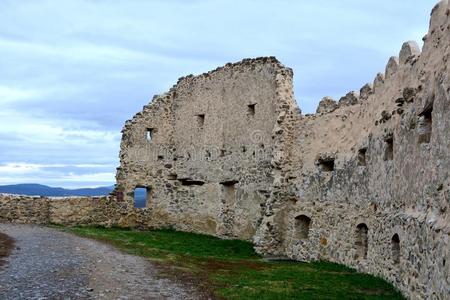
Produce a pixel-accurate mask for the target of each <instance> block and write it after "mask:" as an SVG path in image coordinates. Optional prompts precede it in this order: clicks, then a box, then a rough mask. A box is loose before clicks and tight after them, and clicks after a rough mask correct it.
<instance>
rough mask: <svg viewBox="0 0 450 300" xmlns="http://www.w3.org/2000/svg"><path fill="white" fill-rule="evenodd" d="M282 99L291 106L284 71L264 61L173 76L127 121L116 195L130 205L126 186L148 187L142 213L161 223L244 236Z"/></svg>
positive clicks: (264, 187)
mask: <svg viewBox="0 0 450 300" xmlns="http://www.w3.org/2000/svg"><path fill="white" fill-rule="evenodd" d="M286 101H290V102H291V103H294V100H293V98H292V71H291V70H290V69H288V68H285V67H284V66H282V65H281V64H280V63H279V62H278V61H277V60H276V59H275V58H272V57H269V58H259V59H246V60H243V61H242V62H239V63H235V64H227V65H226V66H224V67H222V68H218V69H216V70H214V71H211V72H209V73H205V74H202V75H200V76H196V77H194V76H187V77H184V78H180V79H179V81H178V83H177V84H176V85H175V86H173V87H172V88H171V89H170V91H169V92H168V93H166V94H164V95H161V96H155V98H154V99H153V101H152V103H151V104H150V105H149V106H146V107H144V110H143V111H142V112H140V113H138V114H137V115H136V116H134V118H133V119H132V120H131V121H127V123H126V125H125V127H124V130H123V138H122V143H121V152H120V159H121V165H120V168H119V169H118V172H117V188H116V193H118V194H119V195H120V196H121V194H123V195H124V201H125V202H126V203H128V204H129V205H130V206H132V203H133V193H134V189H135V188H136V187H145V188H148V193H149V196H148V197H147V198H148V201H147V207H146V208H144V210H149V211H152V214H158V215H159V216H162V217H161V221H162V222H165V224H166V225H167V226H171V227H175V228H177V229H181V230H189V231H197V232H203V233H208V234H213V235H218V236H226V237H238V238H241V239H247V240H248V239H251V238H252V236H253V235H254V233H255V231H256V228H257V227H258V225H259V222H260V221H261V217H262V213H263V211H264V204H265V203H266V200H267V198H268V197H269V196H270V193H271V186H272V182H273V177H272V166H271V160H272V152H273V151H274V149H275V147H276V146H277V139H275V138H273V137H272V135H273V134H275V135H276V133H274V132H275V131H276V130H277V127H276V124H277V122H278V121H279V120H278V118H279V114H280V113H281V111H282V110H283V109H282V108H280V105H283V103H285V102H286ZM281 118H283V117H282V116H281ZM149 131H150V132H151V135H152V138H151V141H149V140H148V139H147V138H146V134H147V132H149ZM119 198H121V197H119Z"/></svg>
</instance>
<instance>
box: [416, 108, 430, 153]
mask: <svg viewBox="0 0 450 300" xmlns="http://www.w3.org/2000/svg"><path fill="white" fill-rule="evenodd" d="M432 112H433V105H432V104H430V105H429V106H428V107H426V108H425V109H424V110H423V111H422V112H421V113H420V114H419V120H418V122H417V133H418V134H419V144H424V143H429V142H430V139H431V131H432V125H433V119H432Z"/></svg>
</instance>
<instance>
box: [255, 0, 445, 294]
mask: <svg viewBox="0 0 450 300" xmlns="http://www.w3.org/2000/svg"><path fill="white" fill-rule="evenodd" d="M449 14H450V11H449V6H448V1H442V2H440V4H439V5H437V6H436V7H435V8H434V9H433V12H432V18H431V22H430V30H429V33H428V34H427V36H426V37H425V38H424V41H425V44H424V47H423V49H422V52H421V51H420V49H419V48H418V46H417V45H416V44H415V43H413V42H407V43H405V44H404V45H403V47H402V49H401V51H400V55H399V58H396V57H392V58H391V59H390V60H389V62H388V64H387V67H386V71H385V73H384V74H378V75H377V76H376V78H375V80H374V82H373V84H368V85H365V86H364V87H363V88H362V89H361V90H360V91H359V93H358V92H352V93H349V94H347V95H346V96H344V97H342V98H341V99H340V101H339V103H335V102H333V101H331V100H330V99H329V98H325V99H324V100H323V101H322V102H321V103H320V105H319V108H318V110H317V111H318V113H317V114H315V115H309V116H300V115H299V116H297V117H296V118H293V119H291V120H290V121H289V123H290V126H288V125H286V129H287V131H289V130H290V133H289V135H290V136H291V137H292V147H291V148H290V150H288V153H289V156H290V163H289V164H287V165H285V166H284V167H283V170H284V171H283V174H284V178H283V179H284V184H283V190H284V195H283V197H276V195H274V197H272V198H271V199H270V201H271V202H272V203H275V204H274V205H272V207H269V206H267V207H268V211H267V212H266V214H265V215H266V217H265V218H264V220H263V221H262V224H261V226H260V228H259V229H258V233H257V234H256V236H255V242H256V246H257V249H258V250H259V251H260V252H261V253H264V254H266V255H268V254H272V255H287V256H289V257H290V258H293V259H298V260H306V261H309V260H319V259H324V260H330V261H335V262H338V263H343V264H346V265H349V266H352V267H355V268H357V269H358V270H360V271H363V272H369V273H372V274H376V275H380V276H382V277H384V278H386V279H388V280H389V281H391V282H393V283H394V284H395V285H396V286H397V287H399V288H400V289H401V290H402V292H403V293H404V294H405V295H409V296H410V297H411V298H413V299H425V298H426V299H448V298H449V297H450V267H449V265H448V261H449V259H450V215H449V209H450V207H449V206H450V180H449V170H450V152H449V149H450V127H449V125H450V124H449V122H450V79H449V75H450V74H449V73H450V72H449V67H450V62H449V57H450V48H449V47H450V29H449V27H450V18H449ZM286 136H288V134H287V135H286Z"/></svg>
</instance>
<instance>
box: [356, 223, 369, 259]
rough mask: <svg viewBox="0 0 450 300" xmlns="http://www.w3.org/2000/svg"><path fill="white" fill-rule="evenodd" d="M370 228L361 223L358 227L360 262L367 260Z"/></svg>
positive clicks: (357, 256) (358, 255)
mask: <svg viewBox="0 0 450 300" xmlns="http://www.w3.org/2000/svg"><path fill="white" fill-rule="evenodd" d="M368 233H369V228H368V227H367V225H366V224H364V223H361V224H359V225H358V226H356V243H355V245H356V258H357V259H359V260H362V259H366V258H367V249H368V241H369V239H368Z"/></svg>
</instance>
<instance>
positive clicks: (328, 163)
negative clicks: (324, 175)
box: [318, 157, 334, 172]
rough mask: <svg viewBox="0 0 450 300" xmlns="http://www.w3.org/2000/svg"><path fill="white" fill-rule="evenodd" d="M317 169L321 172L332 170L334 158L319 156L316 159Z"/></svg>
mask: <svg viewBox="0 0 450 300" xmlns="http://www.w3.org/2000/svg"><path fill="white" fill-rule="evenodd" d="M318 163H319V169H320V170H321V171H323V172H332V171H334V158H331V157H330V158H320V159H319V160H318Z"/></svg>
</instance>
